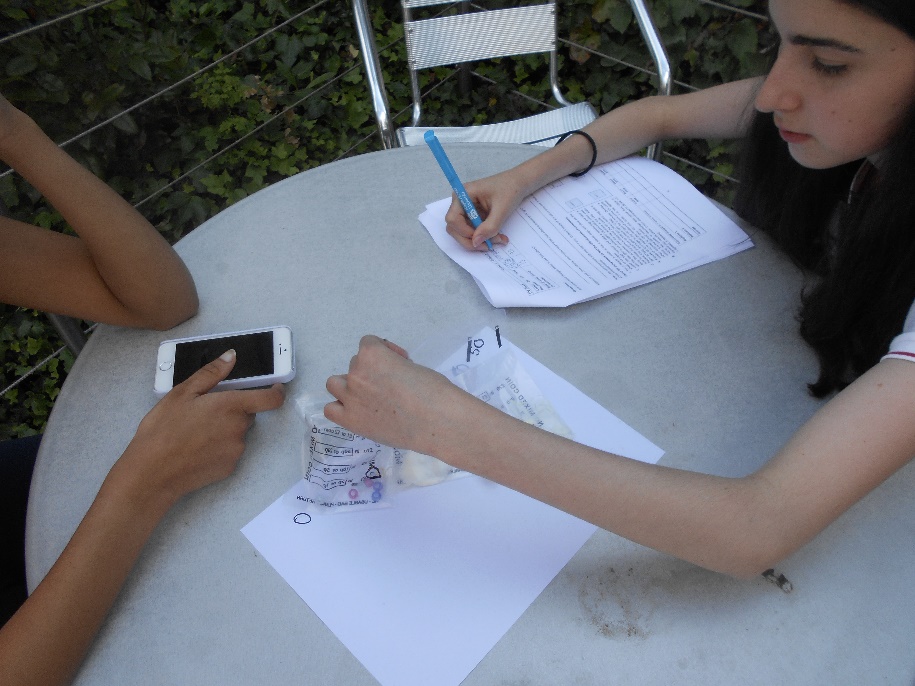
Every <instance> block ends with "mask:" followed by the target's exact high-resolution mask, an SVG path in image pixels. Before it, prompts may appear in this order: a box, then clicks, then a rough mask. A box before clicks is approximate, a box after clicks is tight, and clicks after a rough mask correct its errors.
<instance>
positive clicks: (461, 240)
mask: <svg viewBox="0 0 915 686" xmlns="http://www.w3.org/2000/svg"><path fill="white" fill-rule="evenodd" d="M445 231H446V232H447V233H448V235H449V236H451V237H452V238H453V239H454V240H456V241H457V242H458V244H459V245H460V246H461V247H462V248H466V249H467V250H473V243H472V242H471V240H472V238H473V230H472V229H471V230H470V231H469V232H468V233H467V235H466V236H465V235H464V234H463V233H462V232H461V230H459V229H457V228H454V227H453V225H451V224H448V225H447V226H446V227H445Z"/></svg>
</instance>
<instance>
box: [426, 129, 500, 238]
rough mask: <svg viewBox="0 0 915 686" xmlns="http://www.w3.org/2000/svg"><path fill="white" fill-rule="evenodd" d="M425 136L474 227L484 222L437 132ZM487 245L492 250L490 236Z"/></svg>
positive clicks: (428, 132) (427, 132)
mask: <svg viewBox="0 0 915 686" xmlns="http://www.w3.org/2000/svg"><path fill="white" fill-rule="evenodd" d="M423 138H424V139H425V141H426V145H428V146H429V149H430V150H432V154H433V155H435V159H436V160H437V161H438V164H439V166H440V167H441V168H442V171H443V172H445V178H446V179H448V183H450V184H451V188H452V190H454V194H455V195H456V196H457V197H458V200H460V201H461V207H463V208H464V212H465V213H466V214H467V218H468V219H469V220H470V223H471V224H473V228H477V227H478V226H479V225H480V224H482V223H483V220H482V219H480V213H479V212H477V208H476V207H474V206H473V202H472V201H471V200H470V196H469V195H467V191H466V190H465V189H464V184H462V183H461V180H460V179H459V178H458V175H457V172H456V171H454V167H452V166H451V160H449V159H448V155H446V154H445V149H444V148H443V147H442V144H441V143H439V141H438V138H436V137H435V132H434V131H426V133H425V134H423ZM486 245H487V246H488V247H489V249H490V250H492V241H490V240H489V239H488V238H487V239H486Z"/></svg>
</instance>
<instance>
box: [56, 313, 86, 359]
mask: <svg viewBox="0 0 915 686" xmlns="http://www.w3.org/2000/svg"><path fill="white" fill-rule="evenodd" d="M48 319H50V320H51V325H52V326H53V327H54V328H55V329H56V330H57V333H58V334H60V337H61V338H62V339H63V341H64V344H65V345H66V346H67V347H68V348H70V352H72V353H73V357H77V356H78V355H79V354H80V352H81V351H82V349H83V346H84V345H86V334H84V333H83V330H82V328H80V325H79V321H78V320H76V319H73V317H65V316H63V315H60V314H48Z"/></svg>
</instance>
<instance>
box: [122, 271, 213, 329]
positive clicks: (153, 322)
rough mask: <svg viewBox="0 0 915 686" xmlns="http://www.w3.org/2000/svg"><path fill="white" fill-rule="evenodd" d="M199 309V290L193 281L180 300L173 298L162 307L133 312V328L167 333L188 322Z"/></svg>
mask: <svg viewBox="0 0 915 686" xmlns="http://www.w3.org/2000/svg"><path fill="white" fill-rule="evenodd" d="M199 309H200V300H199V298H198V297H197V288H196V287H195V286H194V283H193V281H192V282H191V283H190V284H189V286H188V287H187V288H186V289H185V290H184V293H182V295H181V297H180V298H171V299H169V300H168V301H167V304H165V305H163V306H162V307H156V308H148V309H146V310H145V311H142V312H140V311H136V310H135V311H134V312H132V315H133V317H132V319H133V321H132V322H131V326H134V327H137V328H144V329H153V330H155V331H166V330H168V329H172V328H174V327H176V326H178V324H181V323H182V322H185V321H187V320H188V319H190V318H191V317H193V316H194V315H195V314H197V311H198V310H199Z"/></svg>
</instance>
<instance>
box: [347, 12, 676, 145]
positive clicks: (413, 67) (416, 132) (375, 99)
mask: <svg viewBox="0 0 915 686" xmlns="http://www.w3.org/2000/svg"><path fill="white" fill-rule="evenodd" d="M453 2H454V0H401V5H402V8H403V13H404V36H405V39H406V46H407V59H408V62H409V71H410V84H411V90H412V94H413V116H412V121H411V124H410V126H408V127H403V128H400V129H397V130H396V131H395V129H394V127H393V124H392V122H391V117H390V111H389V106H388V101H387V94H386V91H385V89H384V80H383V77H382V75H381V67H380V64H379V57H378V51H377V48H376V45H375V38H374V32H373V31H372V27H371V22H370V20H369V15H368V10H367V7H366V0H353V14H354V17H355V21H356V28H357V32H358V34H359V41H360V43H361V46H362V54H363V59H364V62H365V67H366V72H367V75H368V79H367V80H368V83H369V90H370V92H371V97H372V104H373V107H374V110H375V116H376V119H377V121H378V128H379V132H380V134H381V139H382V143H383V145H384V146H385V147H386V148H392V147H397V146H407V145H417V144H420V143H422V142H423V134H424V133H425V132H426V131H428V130H429V129H430V128H432V127H428V126H427V127H421V126H419V123H420V119H421V116H422V94H421V92H420V88H419V77H418V72H419V71H420V70H422V69H429V68H432V67H437V66H443V65H449V64H462V63H466V62H471V61H477V60H485V59H493V58H497V57H507V56H513V55H523V54H532V53H549V56H550V87H551V90H552V93H553V97H555V99H556V100H557V102H559V104H560V105H561V106H560V107H558V108H555V109H552V110H549V111H547V112H543V113H541V114H535V115H533V116H530V117H525V118H523V119H517V120H514V121H509V122H500V123H494V124H484V125H480V126H466V127H435V133H436V136H437V137H438V138H439V139H440V140H442V141H443V142H451V143H455V142H503V143H533V142H536V144H538V145H544V146H552V145H553V144H554V142H553V141H552V140H543V139H546V138H549V137H551V136H554V137H555V136H557V135H559V134H561V133H564V132H566V131H570V130H574V129H580V128H582V127H584V126H586V125H587V124H588V123H590V122H591V121H593V120H594V119H595V118H596V116H597V113H596V112H595V111H594V108H593V107H592V106H591V105H590V103H587V102H582V103H576V104H573V103H571V102H569V101H568V100H567V99H566V98H565V97H564V95H563V93H562V90H561V88H560V85H559V78H558V67H557V62H558V57H557V51H556V45H557V36H556V3H555V1H554V0H550V1H548V2H546V3H543V4H539V5H530V6H521V7H512V8H508V9H499V10H482V11H478V12H468V13H464V14H458V15H449V16H439V17H433V18H430V19H420V20H414V19H413V16H412V11H413V10H414V9H416V8H419V7H428V6H433V5H442V4H448V3H453ZM629 2H630V4H631V5H632V8H633V11H634V13H635V15H636V18H637V21H638V23H639V27H640V29H641V31H642V36H643V38H644V39H645V41H646V43H647V44H648V46H649V49H650V50H651V54H652V57H653V59H654V60H655V63H656V64H657V65H658V70H659V73H660V81H661V83H660V90H661V92H662V93H664V94H669V93H670V85H671V78H670V66H669V62H668V59H667V54H666V51H665V50H664V46H663V43H662V42H661V39H660V37H659V35H658V32H657V29H656V28H655V26H654V22H653V21H652V19H651V16H650V14H649V13H648V10H647V8H646V7H645V5H644V2H643V0H629ZM651 153H652V156H653V157H655V159H656V158H657V156H659V155H660V147H659V146H655V147H654V150H652V151H651Z"/></svg>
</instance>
